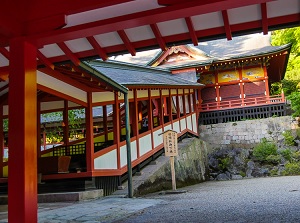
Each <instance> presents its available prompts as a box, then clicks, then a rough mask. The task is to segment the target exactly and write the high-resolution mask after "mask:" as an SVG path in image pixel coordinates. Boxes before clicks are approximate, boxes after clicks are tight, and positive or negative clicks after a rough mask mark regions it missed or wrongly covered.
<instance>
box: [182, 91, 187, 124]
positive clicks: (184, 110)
mask: <svg viewBox="0 0 300 223" xmlns="http://www.w3.org/2000/svg"><path fill="white" fill-rule="evenodd" d="M186 103H187V102H186V100H185V89H183V95H182V105H183V106H182V107H183V115H184V118H185V129H187V119H186Z"/></svg>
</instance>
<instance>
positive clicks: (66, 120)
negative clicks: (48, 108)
mask: <svg viewBox="0 0 300 223" xmlns="http://www.w3.org/2000/svg"><path fill="white" fill-rule="evenodd" d="M68 107H69V105H68V100H64V111H63V131H64V138H63V140H64V144H65V146H67V145H68V144H69V108H68Z"/></svg>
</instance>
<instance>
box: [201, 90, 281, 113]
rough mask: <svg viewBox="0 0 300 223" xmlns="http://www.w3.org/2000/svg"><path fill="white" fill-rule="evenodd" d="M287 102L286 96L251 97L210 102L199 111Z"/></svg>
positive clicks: (204, 104) (202, 105)
mask: <svg viewBox="0 0 300 223" xmlns="http://www.w3.org/2000/svg"><path fill="white" fill-rule="evenodd" d="M284 101H285V98H284V95H283V94H281V95H272V96H262V97H249V98H247V97H246V98H243V99H234V100H228V101H220V102H209V103H202V104H200V105H199V107H198V109H199V111H200V112H205V111H213V110H220V109H222V110H223V109H229V108H239V107H250V106H257V105H265V104H278V103H282V102H284Z"/></svg>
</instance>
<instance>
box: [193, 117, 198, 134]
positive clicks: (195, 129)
mask: <svg viewBox="0 0 300 223" xmlns="http://www.w3.org/2000/svg"><path fill="white" fill-rule="evenodd" d="M192 121H193V130H194V132H198V131H197V116H196V114H193V115H192Z"/></svg>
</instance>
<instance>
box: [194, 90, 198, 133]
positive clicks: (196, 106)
mask: <svg viewBox="0 0 300 223" xmlns="http://www.w3.org/2000/svg"><path fill="white" fill-rule="evenodd" d="M196 95H197V90H196V89H194V93H193V94H192V99H193V106H194V112H195V113H196V128H197V129H194V125H192V127H193V131H194V132H196V133H198V116H199V111H198V105H197V100H196ZM192 120H193V119H192Z"/></svg>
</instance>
